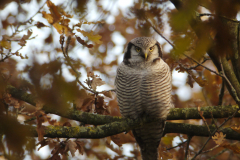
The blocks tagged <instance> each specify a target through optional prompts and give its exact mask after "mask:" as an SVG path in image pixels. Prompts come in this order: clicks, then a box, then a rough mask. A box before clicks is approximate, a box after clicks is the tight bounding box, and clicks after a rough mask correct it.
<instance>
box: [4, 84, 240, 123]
mask: <svg viewBox="0 0 240 160" xmlns="http://www.w3.org/2000/svg"><path fill="white" fill-rule="evenodd" d="M7 90H8V92H9V93H10V94H11V95H12V96H13V97H14V98H17V99H20V100H22V101H25V102H27V103H29V104H32V105H36V103H35V97H34V96H32V95H31V94H28V93H26V92H25V91H23V90H19V89H17V88H15V87H13V86H10V85H8V86H7ZM237 109H238V106H237V105H229V106H207V107H201V111H203V116H204V117H205V118H212V115H213V117H214V118H227V117H229V116H231V115H232V114H233V113H234V112H235V111H236V110H237ZM43 110H44V111H45V112H46V113H51V114H56V115H59V116H62V117H65V118H69V119H72V120H76V121H79V122H83V123H85V124H93V125H102V124H107V123H112V122H115V121H118V122H119V121H123V118H122V117H116V116H107V115H96V114H91V113H87V112H82V111H78V110H74V109H65V110H59V109H55V107H54V108H52V107H51V106H47V105H45V106H44V107H43ZM235 117H240V113H237V114H236V116H235ZM167 119H168V120H179V119H201V116H200V115H199V112H198V110H197V108H174V109H171V110H170V112H169V114H168V117H167Z"/></svg>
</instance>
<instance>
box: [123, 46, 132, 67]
mask: <svg viewBox="0 0 240 160" xmlns="http://www.w3.org/2000/svg"><path fill="white" fill-rule="evenodd" d="M132 46H133V44H132V43H131V42H129V43H128V46H127V51H126V52H125V53H124V57H123V62H124V63H125V64H128V63H129V61H128V59H130V58H131V48H132Z"/></svg>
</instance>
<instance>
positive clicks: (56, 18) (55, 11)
mask: <svg viewBox="0 0 240 160" xmlns="http://www.w3.org/2000/svg"><path fill="white" fill-rule="evenodd" d="M47 5H48V7H49V10H50V12H51V16H52V18H53V22H58V21H60V20H61V14H60V13H59V11H58V8H57V6H55V4H54V3H52V2H51V1H50V0H47Z"/></svg>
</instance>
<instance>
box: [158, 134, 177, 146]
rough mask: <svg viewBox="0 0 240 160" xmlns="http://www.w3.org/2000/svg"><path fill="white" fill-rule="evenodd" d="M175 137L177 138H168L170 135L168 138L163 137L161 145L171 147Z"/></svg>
mask: <svg viewBox="0 0 240 160" xmlns="http://www.w3.org/2000/svg"><path fill="white" fill-rule="evenodd" d="M174 137H175V136H168V135H166V136H164V137H162V139H161V143H164V144H165V145H171V144H172V141H173V139H174Z"/></svg>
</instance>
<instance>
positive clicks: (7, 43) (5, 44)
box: [0, 40, 11, 49]
mask: <svg viewBox="0 0 240 160" xmlns="http://www.w3.org/2000/svg"><path fill="white" fill-rule="evenodd" d="M0 46H2V47H3V48H6V49H10V48H11V42H10V41H7V40H2V41H0Z"/></svg>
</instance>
